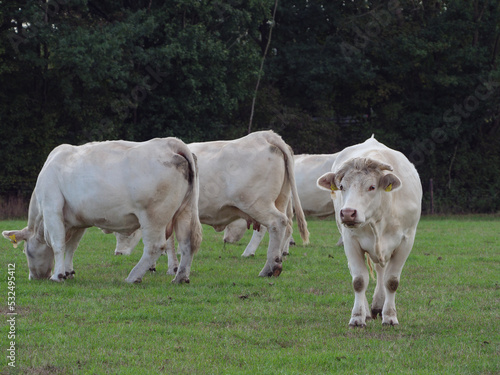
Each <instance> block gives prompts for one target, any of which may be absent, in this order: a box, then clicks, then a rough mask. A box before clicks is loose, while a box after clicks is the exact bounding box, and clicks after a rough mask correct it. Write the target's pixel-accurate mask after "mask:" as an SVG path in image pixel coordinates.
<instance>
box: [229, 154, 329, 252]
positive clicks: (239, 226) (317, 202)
mask: <svg viewBox="0 0 500 375" xmlns="http://www.w3.org/2000/svg"><path fill="white" fill-rule="evenodd" d="M337 155H338V153H336V154H319V155H308V154H304V155H296V156H295V157H294V171H295V182H296V184H297V192H298V195H299V199H300V204H301V206H302V210H303V211H304V214H305V215H306V216H310V217H318V218H321V219H324V218H327V217H328V216H331V215H333V214H334V210H333V202H332V198H331V196H330V193H328V192H326V191H323V190H319V189H318V188H317V187H316V181H317V180H318V178H319V177H320V176H321V175H323V174H324V173H326V172H329V171H330V170H331V169H332V165H333V163H334V162H335V159H336V158H337ZM246 230H247V226H246V222H245V221H243V220H237V221H235V222H233V223H231V224H229V225H228V226H227V227H226V229H225V231H224V242H230V243H232V242H237V241H239V240H240V239H241V237H243V235H244V233H245V231H246ZM265 233H266V229H265V227H261V229H260V231H254V232H253V235H252V239H251V240H250V243H249V244H248V246H247V247H246V248H245V251H244V252H243V254H242V256H243V257H249V256H254V255H255V252H256V250H257V248H258V247H259V244H260V242H261V241H262V239H263V238H264V235H265ZM292 240H293V239H292Z"/></svg>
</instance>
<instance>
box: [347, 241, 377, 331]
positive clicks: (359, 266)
mask: <svg viewBox="0 0 500 375" xmlns="http://www.w3.org/2000/svg"><path fill="white" fill-rule="evenodd" d="M344 249H345V253H346V256H347V261H348V263H349V270H350V272H351V276H352V287H353V289H354V307H353V308H352V313H351V319H350V321H349V326H350V327H365V326H366V320H367V318H368V319H370V318H371V315H370V310H369V307H368V300H367V299H366V289H367V287H368V282H369V274H368V269H367V268H366V265H365V262H364V253H363V251H362V250H361V248H360V246H359V244H358V243H357V242H356V241H354V240H352V239H351V238H348V239H346V241H345V242H344Z"/></svg>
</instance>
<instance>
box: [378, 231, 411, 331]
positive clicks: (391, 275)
mask: <svg viewBox="0 0 500 375" xmlns="http://www.w3.org/2000/svg"><path fill="white" fill-rule="evenodd" d="M414 239H415V235H414V234H413V235H412V236H409V237H406V238H405V239H404V240H403V242H401V245H399V247H398V248H396V250H394V252H393V254H392V258H391V259H390V261H389V263H388V264H387V265H386V270H385V273H384V288H385V302H384V307H383V309H382V324H383V325H390V326H395V325H398V324H399V321H398V317H397V313H396V290H397V289H398V287H399V280H400V276H401V271H402V270H403V266H404V264H405V262H406V259H407V258H408V255H409V254H410V251H411V248H412V247H413V241H414Z"/></svg>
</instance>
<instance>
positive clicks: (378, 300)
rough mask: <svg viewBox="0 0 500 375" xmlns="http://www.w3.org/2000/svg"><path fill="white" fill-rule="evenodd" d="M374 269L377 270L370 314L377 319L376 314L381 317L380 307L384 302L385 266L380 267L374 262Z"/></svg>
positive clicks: (381, 307)
mask: <svg viewBox="0 0 500 375" xmlns="http://www.w3.org/2000/svg"><path fill="white" fill-rule="evenodd" d="M375 269H376V271H377V286H376V287H375V292H374V293H373V300H372V308H371V315H372V318H373V319H377V316H378V315H380V317H382V309H383V307H384V302H385V287H384V273H385V267H381V266H380V265H379V264H378V263H377V264H375Z"/></svg>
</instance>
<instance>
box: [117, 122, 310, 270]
mask: <svg viewBox="0 0 500 375" xmlns="http://www.w3.org/2000/svg"><path fill="white" fill-rule="evenodd" d="M188 147H189V149H190V150H191V151H192V152H193V153H195V154H196V155H197V157H198V166H199V174H200V200H199V214H200V221H201V222H202V223H203V224H208V225H211V226H212V227H214V228H215V230H217V231H222V230H224V228H225V227H226V226H227V225H228V224H230V223H232V222H233V221H235V220H237V219H239V218H242V219H244V220H245V222H246V225H247V227H250V226H251V225H253V227H254V229H257V230H258V229H259V228H261V226H265V227H267V228H268V230H269V246H268V250H267V261H266V264H265V265H264V268H263V269H262V270H261V272H260V273H259V276H279V275H280V273H281V271H282V260H283V259H282V254H283V251H284V249H285V248H287V245H288V242H287V240H288V238H289V237H290V236H291V233H292V217H293V210H292V205H291V204H290V202H291V198H292V197H293V208H294V209H295V216H296V218H297V224H298V228H299V232H300V235H301V237H302V240H303V242H304V243H308V241H309V232H308V230H307V222H306V220H305V217H304V213H303V211H302V207H301V205H300V200H299V198H298V194H297V187H296V184H295V174H294V167H293V152H292V149H291V148H290V147H289V146H288V145H287V144H286V143H285V142H284V141H283V139H282V138H281V137H280V136H279V135H277V134H276V133H274V132H272V131H261V132H255V133H251V134H249V135H247V136H245V137H243V138H239V139H235V140H232V141H214V142H201V143H191V144H189V145H188ZM135 238H136V241H129V240H127V239H123V238H120V237H119V236H117V247H116V249H117V250H118V249H120V251H117V250H115V254H118V253H121V254H130V252H131V251H132V249H133V248H134V246H135V245H136V244H137V241H138V238H139V237H135ZM122 240H124V241H126V243H121V241H122ZM123 245H125V246H123ZM169 245H170V246H169V251H167V254H168V263H169V266H168V269H169V271H168V272H174V270H175V269H176V267H177V258H176V256H175V251H174V248H173V239H171V240H170V244H169Z"/></svg>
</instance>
